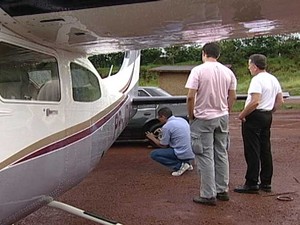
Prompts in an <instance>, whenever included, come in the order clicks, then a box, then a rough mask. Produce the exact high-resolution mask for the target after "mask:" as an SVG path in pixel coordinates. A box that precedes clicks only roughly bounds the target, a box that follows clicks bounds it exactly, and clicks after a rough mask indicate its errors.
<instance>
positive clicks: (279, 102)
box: [272, 93, 284, 112]
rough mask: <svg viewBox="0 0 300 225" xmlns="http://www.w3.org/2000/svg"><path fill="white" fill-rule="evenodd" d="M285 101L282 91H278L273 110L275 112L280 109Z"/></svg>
mask: <svg viewBox="0 0 300 225" xmlns="http://www.w3.org/2000/svg"><path fill="white" fill-rule="evenodd" d="M283 103H284V100H283V95H282V93H278V94H277V95H276V99H275V103H274V107H273V109H272V112H275V111H276V110H277V109H279V108H280V107H281V106H282V104H283Z"/></svg>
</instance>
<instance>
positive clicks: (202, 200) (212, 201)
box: [193, 197, 217, 206]
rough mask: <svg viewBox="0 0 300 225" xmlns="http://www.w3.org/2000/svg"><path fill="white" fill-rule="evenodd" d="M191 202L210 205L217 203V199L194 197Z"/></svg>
mask: <svg viewBox="0 0 300 225" xmlns="http://www.w3.org/2000/svg"><path fill="white" fill-rule="evenodd" d="M193 202H196V203H199V204H202V205H212V206H215V205H217V200H216V198H214V197H212V198H202V197H194V198H193Z"/></svg>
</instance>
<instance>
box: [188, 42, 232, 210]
mask: <svg viewBox="0 0 300 225" xmlns="http://www.w3.org/2000/svg"><path fill="white" fill-rule="evenodd" d="M219 56H220V47H219V45H218V44H217V43H207V44H205V45H204V46H203V49H202V61H203V64H201V65H199V66H196V67H195V68H193V69H192V71H191V73H190V75H189V77H188V80H187V83H186V86H185V87H186V88H188V89H189V91H188V95H187V107H188V115H189V120H190V125H191V137H192V148H193V152H194V153H195V161H196V164H197V166H198V169H199V171H200V175H201V186H200V195H199V196H197V197H195V198H194V199H193V201H194V202H196V203H200V204H204V205H216V201H217V200H216V199H219V200H222V201H228V200H229V196H228V183H229V163H228V154H227V147H228V140H229V137H228V131H229V127H228V126H229V112H230V111H231V108H232V106H233V104H234V102H235V100H236V85H237V81H236V77H235V75H234V73H233V72H232V71H231V70H230V69H229V68H228V67H226V66H224V65H222V64H221V63H219V62H218V61H217V59H218V58H219Z"/></svg>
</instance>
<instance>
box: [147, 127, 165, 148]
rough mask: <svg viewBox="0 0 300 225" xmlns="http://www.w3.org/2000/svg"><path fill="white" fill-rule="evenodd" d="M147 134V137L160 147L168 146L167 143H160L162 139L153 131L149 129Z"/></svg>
mask: <svg viewBox="0 0 300 225" xmlns="http://www.w3.org/2000/svg"><path fill="white" fill-rule="evenodd" d="M145 134H146V137H147V138H148V139H149V140H151V141H152V142H153V143H154V144H155V145H157V146H158V147H160V148H166V147H168V146H167V145H162V144H161V143H160V141H159V140H158V139H157V138H156V137H155V135H154V134H153V133H151V132H149V131H147V132H146V133H145Z"/></svg>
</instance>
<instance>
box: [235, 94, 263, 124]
mask: <svg viewBox="0 0 300 225" xmlns="http://www.w3.org/2000/svg"><path fill="white" fill-rule="evenodd" d="M260 98H261V94H260V93H252V94H251V101H250V102H249V104H248V105H247V106H246V107H245V108H244V109H243V111H242V112H241V113H240V114H239V119H240V120H242V121H245V117H246V116H248V115H249V114H250V113H252V112H253V111H254V110H255V109H256V107H257V106H258V105H259V101H260Z"/></svg>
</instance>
